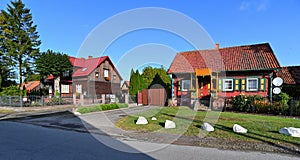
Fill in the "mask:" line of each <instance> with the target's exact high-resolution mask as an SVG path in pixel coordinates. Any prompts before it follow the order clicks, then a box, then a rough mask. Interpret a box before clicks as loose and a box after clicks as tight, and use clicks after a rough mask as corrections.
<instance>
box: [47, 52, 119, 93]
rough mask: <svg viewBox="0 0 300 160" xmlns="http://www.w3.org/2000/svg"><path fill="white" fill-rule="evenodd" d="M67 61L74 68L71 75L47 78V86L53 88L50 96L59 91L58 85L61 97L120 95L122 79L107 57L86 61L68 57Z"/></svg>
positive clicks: (90, 58)
mask: <svg viewBox="0 0 300 160" xmlns="http://www.w3.org/2000/svg"><path fill="white" fill-rule="evenodd" d="M69 60H70V62H71V64H72V66H73V67H74V69H73V72H72V73H65V74H64V76H63V77H62V78H61V79H59V78H54V77H53V76H49V77H48V78H47V82H48V84H50V85H51V86H53V87H49V94H50V95H51V94H52V95H54V94H55V92H58V91H59V84H61V94H62V96H71V95H73V94H77V95H80V94H82V95H84V96H103V95H110V96H111V95H114V96H115V95H118V94H120V92H121V89H120V83H121V81H122V77H121V75H120V74H119V72H118V70H117V68H116V67H115V66H114V64H113V63H112V61H111V60H110V58H109V57H108V56H103V57H98V58H93V57H92V56H89V57H88V58H87V59H85V58H75V57H69ZM53 90H54V91H53Z"/></svg>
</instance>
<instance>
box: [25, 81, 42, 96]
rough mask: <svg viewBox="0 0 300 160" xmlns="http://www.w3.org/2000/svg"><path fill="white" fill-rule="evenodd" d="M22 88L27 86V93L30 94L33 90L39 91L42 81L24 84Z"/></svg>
mask: <svg viewBox="0 0 300 160" xmlns="http://www.w3.org/2000/svg"><path fill="white" fill-rule="evenodd" d="M22 86H25V88H26V91H27V92H28V93H30V92H31V91H32V90H34V89H37V87H39V86H40V81H30V82H27V83H23V85H22Z"/></svg>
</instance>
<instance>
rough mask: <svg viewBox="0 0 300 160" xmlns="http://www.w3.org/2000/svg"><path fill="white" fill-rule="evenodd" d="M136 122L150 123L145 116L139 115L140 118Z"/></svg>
mask: <svg viewBox="0 0 300 160" xmlns="http://www.w3.org/2000/svg"><path fill="white" fill-rule="evenodd" d="M135 124H148V121H147V119H146V118H145V117H143V116H139V118H138V120H137V121H136V123H135Z"/></svg>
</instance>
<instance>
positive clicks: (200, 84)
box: [172, 68, 224, 110]
mask: <svg viewBox="0 0 300 160" xmlns="http://www.w3.org/2000/svg"><path fill="white" fill-rule="evenodd" d="M173 76H176V77H175V78H174V77H173V79H174V83H172V84H173V86H172V90H173V92H172V93H173V95H172V98H173V99H176V101H177V105H178V106H179V105H180V106H181V105H185V106H191V107H193V108H194V109H195V110H210V109H213V106H214V107H223V106H224V103H222V102H221V101H220V100H219V99H218V98H217V97H218V92H217V89H218V79H219V76H220V73H219V72H213V71H212V70H211V69H210V68H201V69H196V72H195V73H183V74H176V75H173Z"/></svg>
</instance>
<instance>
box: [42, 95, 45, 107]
mask: <svg viewBox="0 0 300 160" xmlns="http://www.w3.org/2000/svg"><path fill="white" fill-rule="evenodd" d="M42 106H43V107H44V106H45V100H44V96H42Z"/></svg>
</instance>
